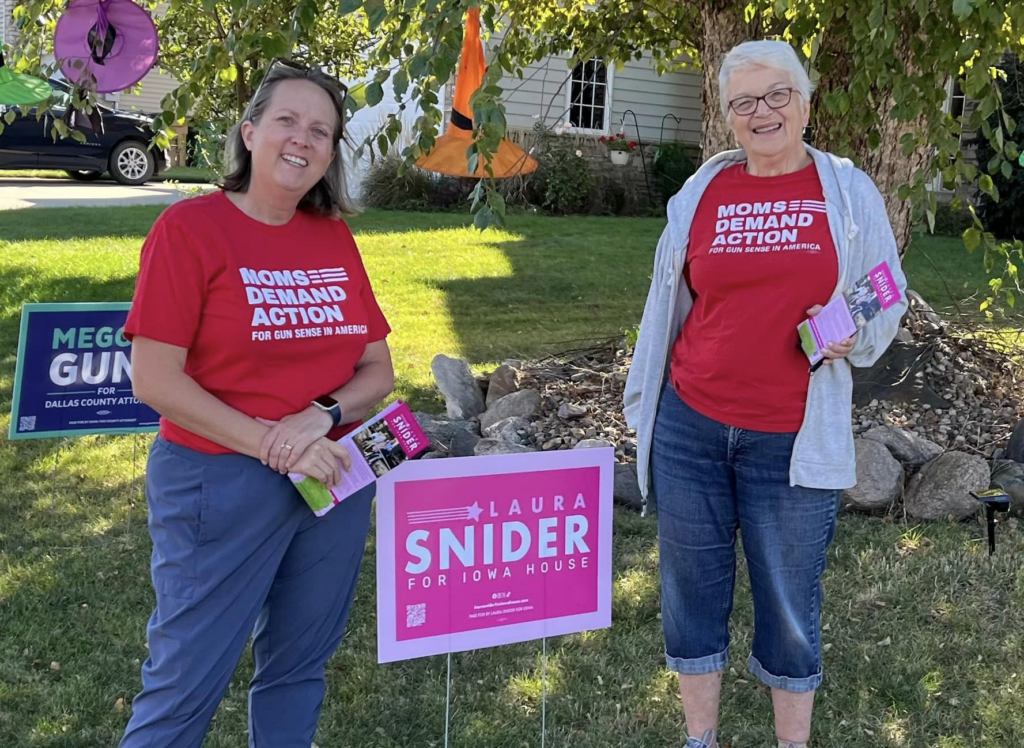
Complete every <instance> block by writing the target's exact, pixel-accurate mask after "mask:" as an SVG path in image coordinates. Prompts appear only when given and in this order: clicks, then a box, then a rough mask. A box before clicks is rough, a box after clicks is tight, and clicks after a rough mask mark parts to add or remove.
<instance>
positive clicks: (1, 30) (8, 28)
mask: <svg viewBox="0 0 1024 748" xmlns="http://www.w3.org/2000/svg"><path fill="white" fill-rule="evenodd" d="M14 3H15V0H0V42H2V43H4V44H10V43H12V42H13V41H14V16H13V13H14Z"/></svg>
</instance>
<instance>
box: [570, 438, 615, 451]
mask: <svg viewBox="0 0 1024 748" xmlns="http://www.w3.org/2000/svg"><path fill="white" fill-rule="evenodd" d="M614 446H615V445H614V444H612V443H611V442H610V441H608V440H607V439H584V440H583V441H581V442H580V443H578V444H577V445H576V446H575V447H573V449H601V448H602V447H614Z"/></svg>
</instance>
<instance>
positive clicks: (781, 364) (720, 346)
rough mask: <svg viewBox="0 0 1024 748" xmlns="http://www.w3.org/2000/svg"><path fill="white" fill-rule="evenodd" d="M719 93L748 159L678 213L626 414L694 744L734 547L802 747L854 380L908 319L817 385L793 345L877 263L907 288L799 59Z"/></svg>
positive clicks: (728, 66) (759, 69) (882, 215)
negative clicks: (822, 132) (818, 115)
mask: <svg viewBox="0 0 1024 748" xmlns="http://www.w3.org/2000/svg"><path fill="white" fill-rule="evenodd" d="M719 87H720V94H721V99H722V102H723V106H722V113H723V115H724V116H725V117H726V119H727V120H728V122H729V125H730V126H731V128H732V130H733V133H734V134H735V136H736V139H737V141H738V142H739V144H740V146H741V149H740V150H736V151H728V152H724V153H719V154H717V155H715V156H714V157H712V158H710V159H709V160H708V161H707V162H706V163H704V165H703V166H702V167H701V168H700V170H698V172H697V173H696V174H695V175H694V176H693V177H692V178H691V179H690V180H689V181H688V182H687V183H686V185H685V186H684V187H683V189H682V190H681V191H680V192H679V194H677V195H675V196H674V197H673V198H672V200H671V201H670V203H669V207H668V219H669V221H668V226H667V228H666V229H665V232H664V234H663V235H662V238H661V241H660V243H659V245H658V249H657V253H656V258H655V269H654V276H653V282H652V284H651V289H650V293H649V295H648V299H647V305H646V308H645V309H644V314H643V320H642V322H641V325H640V336H639V340H638V343H637V346H636V350H635V353H634V356H633V363H632V367H631V370H630V372H629V378H628V381H627V383H626V391H625V398H624V406H625V414H626V418H627V420H628V422H629V425H630V426H632V427H633V428H635V429H636V431H637V439H638V472H639V477H640V486H641V489H642V490H643V492H644V495H645V497H646V496H647V494H648V491H649V489H650V491H651V492H652V498H655V499H656V501H657V509H658V537H659V548H660V565H661V582H662V597H661V605H662V623H663V628H664V633H665V651H666V662H667V665H668V667H669V669H670V670H673V671H675V672H676V673H678V674H679V689H680V695H681V697H682V703H683V710H684V713H685V717H686V726H687V734H688V738H687V740H688V743H687V745H688V746H690V748H713V747H714V746H717V745H718V743H717V741H716V734H717V729H718V707H719V696H720V693H721V688H722V672H723V671H724V670H725V668H726V666H727V664H728V661H729V629H728V626H729V615H730V612H731V610H732V603H733V587H734V582H735V574H736V531H737V529H738V530H739V531H740V533H741V534H742V537H743V550H744V553H745V554H746V557H747V566H748V570H749V574H750V584H751V589H752V592H753V603H754V629H755V630H754V638H753V645H752V650H753V651H752V654H751V657H750V659H749V662H748V665H749V669H750V672H751V673H752V674H753V675H754V676H755V677H756V678H758V679H759V680H761V682H763V683H764V684H765V685H767V686H768V687H769V688H771V690H772V701H773V704H774V709H775V728H776V735H777V738H778V741H779V746H782V747H783V748H803V746H805V745H806V744H807V741H808V740H809V738H810V729H811V712H812V708H813V704H814V692H815V690H816V689H817V688H818V687H819V685H820V684H821V681H822V663H821V636H820V613H821V600H822V597H821V576H822V572H823V571H824V569H825V560H826V553H827V550H828V547H829V544H830V543H831V541H832V536H833V533H834V530H835V523H836V512H837V510H838V506H839V498H840V492H841V490H842V489H844V488H849V487H851V486H853V485H854V484H855V483H856V460H855V454H854V444H853V434H852V429H851V423H850V404H851V397H852V378H851V374H850V367H851V366H870V365H871V364H873V363H874V362H875V361H876V360H877V359H878V358H879V356H881V354H882V352H883V351H884V350H885V348H886V347H887V346H888V345H889V343H890V342H891V341H892V339H893V337H894V336H895V334H896V330H897V328H898V325H899V320H900V318H901V316H902V314H903V310H904V309H905V306H906V305H905V303H904V302H900V303H899V304H897V305H896V306H895V307H893V308H892V309H890V310H889V311H887V312H885V313H884V314H882V315H881V316H880V317H878V318H876V319H874V320H873V321H872V322H871V324H869V325H867V326H866V327H865V328H863V329H862V330H861V331H860V332H859V333H858V334H857V335H856V336H854V337H853V338H851V339H848V340H834V341H830V343H829V349H828V351H827V353H826V354H825V355H826V357H827V361H826V363H827V364H828V365H827V366H823V367H821V368H820V369H818V370H817V371H815V372H814V373H813V374H812V373H811V372H810V371H809V367H808V361H807V358H806V356H805V355H804V353H803V352H802V351H801V350H800V348H799V347H798V337H797V331H796V328H797V325H798V324H799V323H800V322H802V321H803V320H804V319H806V317H807V316H808V315H811V316H813V315H815V314H817V313H818V312H819V311H820V310H821V307H822V305H823V304H825V303H827V302H828V301H829V300H830V299H832V298H834V297H835V296H836V295H837V294H839V293H840V292H841V291H842V290H843V289H845V288H847V287H848V286H850V285H852V284H853V283H854V282H856V280H858V279H859V278H861V277H862V276H864V275H865V274H867V273H868V272H869V271H870V270H871V269H872V268H874V267H876V266H877V265H879V264H880V263H881V262H883V261H885V262H888V264H889V267H890V268H891V270H892V274H893V277H894V278H895V280H896V284H897V286H898V287H899V289H900V292H901V293H900V296H901V297H904V296H905V294H904V293H903V291H904V290H905V286H906V281H905V278H904V276H903V273H902V272H901V270H900V263H899V257H898V254H897V250H896V244H895V240H894V238H893V233H892V230H891V228H890V225H889V221H888V217H887V214H886V209H885V204H884V202H883V200H882V197H881V195H880V194H879V192H878V190H877V189H876V187H875V185H874V184H873V183H872V181H871V180H870V178H869V177H868V176H867V175H866V174H864V173H863V172H862V171H860V170H859V169H857V168H856V167H854V166H853V164H852V163H851V162H850V161H848V160H846V159H841V158H837V157H836V156H833V155H831V154H828V153H822V152H820V151H817V150H815V149H813V148H810V147H809V146H807V145H806V144H805V143H804V142H803V139H802V136H803V132H804V129H805V128H806V126H807V123H808V119H809V114H810V106H809V101H810V95H811V84H810V80H809V79H808V77H807V74H806V72H805V71H804V68H803V65H802V64H801V63H800V60H799V59H798V58H797V56H796V53H795V52H794V51H793V49H792V47H790V46H789V45H787V44H785V43H784V42H777V41H760V42H746V43H744V44H740V45H738V46H737V47H735V48H734V49H732V50H731V51H730V52H729V53H728V55H726V57H725V59H724V60H723V63H722V68H721V74H720V76H719ZM709 155H710V154H709Z"/></svg>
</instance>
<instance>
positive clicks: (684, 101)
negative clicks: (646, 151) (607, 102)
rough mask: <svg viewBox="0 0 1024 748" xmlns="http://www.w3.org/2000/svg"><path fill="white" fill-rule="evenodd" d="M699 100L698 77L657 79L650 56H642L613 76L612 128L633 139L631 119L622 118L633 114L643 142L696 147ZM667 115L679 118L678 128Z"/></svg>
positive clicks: (675, 75)
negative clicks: (680, 142) (675, 142)
mask: <svg viewBox="0 0 1024 748" xmlns="http://www.w3.org/2000/svg"><path fill="white" fill-rule="evenodd" d="M700 99H701V96H700V73H698V72H694V71H684V72H675V73H665V74H664V75H658V73H657V71H655V69H654V67H653V65H652V62H651V60H650V55H647V54H645V55H644V59H643V60H636V61H633V62H629V63H626V65H625V66H624V67H623V69H622V70H616V71H615V73H614V78H613V81H612V121H611V126H612V127H613V128H614V129H615V130H616V131H625V133H626V136H627V137H630V136H634V135H635V134H636V130H635V129H634V125H633V117H632V115H625V112H627V111H632V112H633V113H634V114H635V115H636V122H637V124H638V125H639V128H640V137H641V138H642V139H643V141H644V142H661V141H662V140H665V141H674V140H679V141H682V142H684V143H691V144H697V143H700V133H701V111H700V110H701V104H700ZM670 114H671V115H673V116H675V117H678V118H679V120H680V122H679V123H678V127H677V124H676V121H675V120H674V119H672V117H667V116H666V115H670ZM624 115H625V116H624ZM620 122H622V123H623V124H622V125H621V126H620V124H619V123H620ZM663 122H664V136H663V135H662V132H663V129H662V123H663ZM677 133H678V134H677Z"/></svg>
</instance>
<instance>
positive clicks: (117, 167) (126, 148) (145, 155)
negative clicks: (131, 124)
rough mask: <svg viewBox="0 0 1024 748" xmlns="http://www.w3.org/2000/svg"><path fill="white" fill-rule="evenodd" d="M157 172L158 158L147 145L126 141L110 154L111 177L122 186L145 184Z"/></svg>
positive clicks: (136, 141)
mask: <svg viewBox="0 0 1024 748" xmlns="http://www.w3.org/2000/svg"><path fill="white" fill-rule="evenodd" d="M155 171H156V158H155V157H154V156H153V154H152V153H151V152H150V150H149V148H148V147H147V146H146V144H145V143H141V142H139V141H138V140H126V141H125V142H123V143H118V144H117V146H116V147H115V148H114V150H113V151H112V152H111V153H110V175H111V176H112V177H113V178H114V179H116V180H117V181H118V182H120V183H121V184H131V185H137V184H145V183H146V182H147V181H149V178H150V177H152V176H153V172H155Z"/></svg>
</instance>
